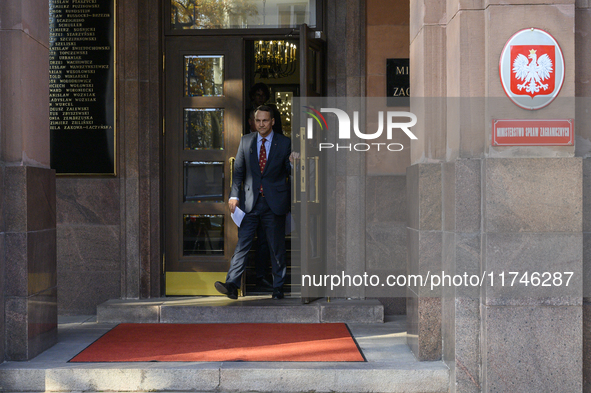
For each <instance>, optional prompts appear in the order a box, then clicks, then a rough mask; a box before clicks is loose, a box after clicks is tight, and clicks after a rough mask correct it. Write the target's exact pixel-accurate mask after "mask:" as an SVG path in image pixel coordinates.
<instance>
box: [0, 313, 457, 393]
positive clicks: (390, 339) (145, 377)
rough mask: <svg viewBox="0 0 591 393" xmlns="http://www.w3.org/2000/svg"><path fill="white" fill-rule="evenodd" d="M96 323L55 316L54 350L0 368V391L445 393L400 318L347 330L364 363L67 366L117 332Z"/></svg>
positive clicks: (442, 373) (444, 376) (438, 366)
mask: <svg viewBox="0 0 591 393" xmlns="http://www.w3.org/2000/svg"><path fill="white" fill-rule="evenodd" d="M116 325H117V324H116V323H98V322H97V321H96V317H95V316H86V317H81V316H78V317H60V320H59V327H58V330H59V340H58V343H57V344H56V345H55V346H54V347H52V348H50V349H49V350H47V351H45V352H44V353H42V354H40V355H39V356H37V357H36V358H34V359H32V360H29V361H26V362H4V363H2V364H0V391H2V392H99V391H110V392H148V391H150V392H172V391H179V392H180V391H183V392H216V393H222V392H294V393H295V392H310V391H315V392H383V393H402V392H417V393H418V392H422V393H431V392H433V393H435V392H447V391H448V389H449V370H448V368H447V367H446V366H445V364H444V363H443V362H441V361H436V362H418V361H417V360H416V359H415V357H414V356H413V354H412V352H411V351H410V349H409V348H408V346H407V345H406V317H405V316H387V317H386V318H385V320H384V323H380V324H377V323H376V324H367V323H349V324H348V326H349V329H350V330H351V332H352V334H353V336H354V337H355V340H356V341H357V343H358V345H359V347H360V348H361V350H362V351H363V354H364V356H365V358H366V359H367V362H358V363H340V362H138V363H68V360H69V359H71V358H72V357H74V356H75V355H76V354H78V353H79V352H80V351H82V350H83V349H84V348H86V347H87V346H88V345H90V344H91V343H92V342H94V341H95V340H96V339H98V338H99V337H100V336H102V335H103V334H105V333H106V332H107V331H109V330H110V329H112V328H113V327H114V326H116Z"/></svg>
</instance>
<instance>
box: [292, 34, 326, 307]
mask: <svg viewBox="0 0 591 393" xmlns="http://www.w3.org/2000/svg"><path fill="white" fill-rule="evenodd" d="M300 48H301V49H300V70H301V71H300V91H301V97H300V100H299V102H300V108H299V114H300V116H299V120H300V122H299V132H298V133H296V135H295V137H294V138H292V143H293V146H294V149H299V150H296V151H299V152H300V157H301V158H300V162H299V165H297V166H296V167H295V168H294V202H295V203H294V206H293V211H295V212H296V215H297V216H298V217H297V218H298V222H299V252H300V269H301V274H302V275H304V274H305V275H312V276H314V275H316V276H319V275H322V274H325V273H326V258H325V245H326V236H325V225H324V203H325V201H324V198H323V195H325V194H326V190H325V189H324V188H325V184H326V182H325V181H324V173H325V168H324V167H323V165H324V161H323V159H322V156H321V152H320V150H319V143H320V142H321V140H322V139H321V138H322V134H321V132H320V130H319V129H317V128H314V132H313V138H311V139H308V138H307V133H306V128H307V127H308V124H307V123H308V121H309V120H308V118H309V115H308V113H309V112H310V110H309V109H306V108H311V106H315V104H316V103H317V102H319V101H320V100H319V98H320V97H323V96H324V95H325V91H326V87H325V82H324V79H325V78H324V76H325V72H324V61H325V56H324V53H325V52H324V42H323V41H322V40H320V39H317V38H315V32H314V31H312V30H310V29H309V28H308V26H306V25H305V24H303V25H302V26H300ZM318 109H320V108H318ZM311 124H312V125H313V126H314V127H315V124H314V123H311ZM292 214H293V212H292ZM301 296H302V301H303V302H304V303H308V302H310V301H311V300H313V299H315V298H319V297H324V293H323V292H322V291H319V290H318V288H314V287H310V286H307V287H304V286H302V291H301Z"/></svg>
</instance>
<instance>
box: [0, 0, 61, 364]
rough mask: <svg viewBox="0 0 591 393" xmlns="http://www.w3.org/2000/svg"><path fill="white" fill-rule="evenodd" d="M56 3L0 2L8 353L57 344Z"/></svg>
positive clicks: (0, 166)
mask: <svg viewBox="0 0 591 393" xmlns="http://www.w3.org/2000/svg"><path fill="white" fill-rule="evenodd" d="M48 15H49V3H48V2H47V0H31V1H27V2H22V1H20V0H5V1H2V2H1V3H0V26H2V29H1V30H0V103H1V106H0V138H1V139H0V173H1V175H0V271H1V273H0V279H1V281H2V283H1V284H0V288H1V289H2V292H1V295H0V296H2V299H1V300H2V301H1V302H0V303H1V305H0V311H1V315H2V316H3V318H0V321H1V323H0V327H1V328H2V330H1V331H2V338H3V339H2V343H3V345H2V346H0V348H2V349H3V351H2V355H3V358H4V359H7V360H28V359H31V358H33V357H35V356H36V355H37V354H39V353H40V352H42V351H44V350H45V349H47V348H49V347H51V346H52V345H53V344H55V343H56V342H57V280H56V230H55V173H54V171H53V170H51V169H49V61H48V59H49V18H48Z"/></svg>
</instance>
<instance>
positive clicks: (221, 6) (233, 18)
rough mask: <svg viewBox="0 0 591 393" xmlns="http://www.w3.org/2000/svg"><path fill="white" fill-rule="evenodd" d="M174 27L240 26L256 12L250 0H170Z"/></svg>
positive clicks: (210, 27) (211, 27)
mask: <svg viewBox="0 0 591 393" xmlns="http://www.w3.org/2000/svg"><path fill="white" fill-rule="evenodd" d="M170 4H171V15H170V16H171V23H172V27H173V28H174V29H215V28H224V27H242V26H240V25H239V24H243V23H247V20H248V16H255V15H257V14H258V11H257V7H256V5H255V4H253V2H252V0H171V2H170Z"/></svg>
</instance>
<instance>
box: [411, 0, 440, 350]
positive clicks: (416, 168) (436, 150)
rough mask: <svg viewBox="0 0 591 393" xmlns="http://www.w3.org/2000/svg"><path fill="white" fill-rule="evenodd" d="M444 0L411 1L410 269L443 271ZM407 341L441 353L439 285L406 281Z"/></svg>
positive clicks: (424, 274) (417, 271)
mask: <svg viewBox="0 0 591 393" xmlns="http://www.w3.org/2000/svg"><path fill="white" fill-rule="evenodd" d="M445 12H446V11H445V2H441V1H432V0H411V2H410V70H411V71H410V90H411V92H412V93H411V108H410V109H411V112H413V113H414V114H415V115H416V116H417V117H418V119H420V122H419V123H417V125H416V126H415V127H413V133H415V135H416V136H417V137H418V140H416V141H412V142H411V153H410V154H411V157H410V159H411V163H413V165H412V166H410V167H409V168H407V171H406V184H407V206H408V223H407V225H408V227H407V234H408V237H407V246H408V268H407V273H409V274H422V275H423V277H425V276H426V274H427V272H429V271H430V272H436V271H437V272H439V271H441V246H442V226H441V225H442V222H441V162H442V161H443V160H444V159H445V153H446V138H447V137H446V132H447V130H446V113H445V106H444V105H442V104H443V103H444V99H443V97H445V95H446V62H445V59H446V44H445V37H446V25H445V22H446V21H445ZM407 294H408V297H407V305H406V311H407V318H408V319H407V325H408V326H407V332H408V344H409V346H410V348H411V350H412V351H413V353H414V354H415V356H416V357H417V358H418V359H419V360H437V359H440V358H441V297H440V292H439V291H433V292H432V291H428V290H427V289H426V287H424V286H414V285H413V286H409V287H408V291H407Z"/></svg>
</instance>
